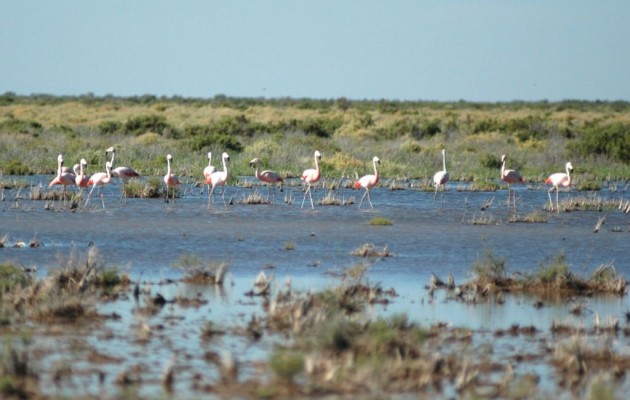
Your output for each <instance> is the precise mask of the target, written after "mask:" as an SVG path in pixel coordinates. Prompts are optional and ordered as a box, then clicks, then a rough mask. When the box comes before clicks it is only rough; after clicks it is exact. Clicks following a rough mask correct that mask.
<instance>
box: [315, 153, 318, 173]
mask: <svg viewBox="0 0 630 400" xmlns="http://www.w3.org/2000/svg"><path fill="white" fill-rule="evenodd" d="M315 170H316V171H317V172H319V163H318V162H317V156H315Z"/></svg>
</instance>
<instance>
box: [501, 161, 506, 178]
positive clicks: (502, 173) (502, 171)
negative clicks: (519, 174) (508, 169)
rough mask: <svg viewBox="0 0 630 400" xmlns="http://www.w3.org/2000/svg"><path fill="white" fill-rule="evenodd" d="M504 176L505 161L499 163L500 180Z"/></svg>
mask: <svg viewBox="0 0 630 400" xmlns="http://www.w3.org/2000/svg"><path fill="white" fill-rule="evenodd" d="M504 176H505V159H503V161H501V178H503V177H504Z"/></svg>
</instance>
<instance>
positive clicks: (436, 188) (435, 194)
mask: <svg viewBox="0 0 630 400" xmlns="http://www.w3.org/2000/svg"><path fill="white" fill-rule="evenodd" d="M437 190H438V185H435V193H434V194H433V203H435V197H436V196H437Z"/></svg>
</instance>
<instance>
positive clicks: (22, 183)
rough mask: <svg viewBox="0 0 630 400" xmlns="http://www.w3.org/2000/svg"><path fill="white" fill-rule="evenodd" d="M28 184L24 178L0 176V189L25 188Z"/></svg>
mask: <svg viewBox="0 0 630 400" xmlns="http://www.w3.org/2000/svg"><path fill="white" fill-rule="evenodd" d="M29 186H30V184H29V183H28V181H26V180H25V179H19V178H7V177H3V176H0V189H8V190H9V189H26V188H28V187H29Z"/></svg>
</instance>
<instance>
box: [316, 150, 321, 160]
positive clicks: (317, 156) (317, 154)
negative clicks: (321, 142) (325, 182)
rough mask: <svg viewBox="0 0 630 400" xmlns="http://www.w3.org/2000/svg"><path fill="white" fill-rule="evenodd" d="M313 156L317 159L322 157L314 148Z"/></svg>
mask: <svg viewBox="0 0 630 400" xmlns="http://www.w3.org/2000/svg"><path fill="white" fill-rule="evenodd" d="M315 158H317V159H318V160H321V159H322V153H320V152H319V151H318V150H315Z"/></svg>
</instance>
